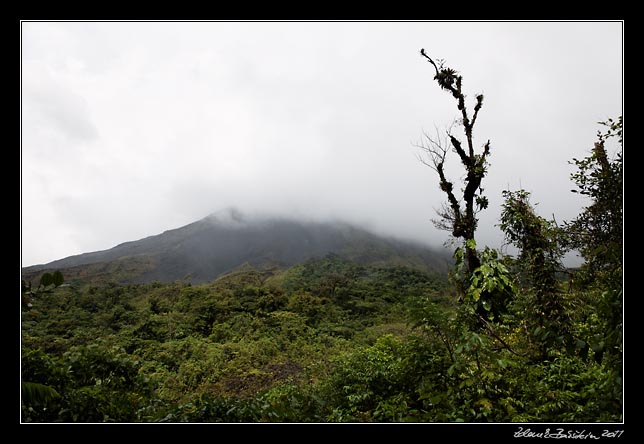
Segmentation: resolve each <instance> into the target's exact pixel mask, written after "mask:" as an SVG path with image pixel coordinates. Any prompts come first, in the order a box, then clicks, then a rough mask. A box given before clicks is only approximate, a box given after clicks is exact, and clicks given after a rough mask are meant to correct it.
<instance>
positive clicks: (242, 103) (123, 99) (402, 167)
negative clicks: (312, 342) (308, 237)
mask: <svg viewBox="0 0 644 444" xmlns="http://www.w3.org/2000/svg"><path fill="white" fill-rule="evenodd" d="M622 28H623V23H620V22H384V23H382V22H378V23H376V22H323V23H320V22H294V23H291V22H281V23H273V22H259V23H257V22H161V23H159V22H125V23H119V22H23V23H22V25H21V34H22V39H21V42H22V61H21V63H22V94H21V95H22V109H21V112H22V147H21V153H22V157H21V174H22V175H21V183H22V188H21V193H22V214H21V221H22V265H23V266H28V265H33V264H38V263H46V262H50V261H53V260H55V259H60V258H63V257H67V256H70V255H73V254H79V253H82V252H88V251H95V250H102V249H108V248H111V247H113V246H115V245H117V244H119V243H121V242H125V241H130V240H136V239H140V238H142V237H146V236H149V235H154V234H159V233H161V232H163V231H165V230H168V229H172V228H178V227H180V226H183V225H186V224H188V223H191V222H194V221H196V220H198V219H201V218H203V217H205V216H207V215H208V214H210V213H212V212H215V211H218V210H220V209H222V208H226V207H232V206H234V207H237V208H239V209H240V210H241V211H242V212H247V213H257V212H259V213H267V212H268V213H279V214H286V215H297V216H299V217H307V218H315V219H332V218H339V219H343V220H346V221H349V222H354V223H359V224H363V225H366V226H367V227H369V228H371V229H373V230H376V231H379V232H383V233H388V234H395V235H398V236H400V237H406V238H412V239H418V240H422V241H424V242H427V243H430V244H434V245H441V244H442V243H443V242H444V241H445V240H446V239H448V233H447V232H444V231H438V230H437V229H435V228H434V227H433V225H432V223H431V221H430V220H431V219H432V218H434V217H435V210H436V209H438V208H440V206H441V203H442V202H443V201H444V200H445V198H444V195H443V194H442V192H441V191H440V190H439V189H438V186H437V183H438V181H437V177H436V175H435V173H434V172H433V171H432V170H431V169H429V168H428V167H426V166H423V165H422V164H421V163H420V162H419V160H418V158H417V155H418V154H419V150H418V149H417V148H415V146H414V145H415V144H417V143H418V142H420V141H421V140H422V133H423V131H427V132H430V133H434V132H435V130H436V128H437V129H438V130H439V131H444V130H445V128H446V127H447V126H448V125H449V124H450V123H451V122H452V121H453V120H454V119H455V118H456V117H457V113H458V110H457V109H456V106H455V102H454V100H453V98H452V97H451V96H450V95H449V94H448V93H446V92H445V91H442V90H440V88H439V87H438V85H437V84H436V83H435V82H434V81H433V80H432V78H433V74H434V71H433V68H432V66H431V65H430V64H429V63H427V61H426V60H425V59H423V58H422V57H421V56H420V54H419V50H420V48H425V50H426V51H427V52H428V53H429V55H431V56H432V57H434V58H437V59H444V60H445V61H446V64H447V65H448V66H450V67H453V68H454V69H456V70H458V71H459V72H460V73H461V74H462V75H463V78H464V80H463V89H464V91H465V93H466V94H467V95H468V97H469V98H470V99H471V100H474V96H475V95H476V94H478V93H483V94H484V95H485V102H484V106H483V109H482V110H481V111H480V114H479V118H478V120H477V124H476V127H475V129H474V133H475V134H474V136H475V145H476V147H481V146H482V145H483V144H484V143H485V142H486V141H487V140H488V139H489V140H490V141H491V157H490V163H491V166H490V169H489V175H488V177H487V178H486V179H485V180H484V183H483V187H484V189H485V194H486V195H487V196H488V198H489V200H490V207H489V209H488V210H486V211H485V212H483V213H481V214H480V226H479V230H478V235H477V239H478V242H479V244H487V245H490V246H492V247H497V248H499V247H501V246H502V244H503V236H502V233H501V232H500V230H499V229H498V227H497V226H496V225H497V224H498V218H499V214H500V204H501V201H502V200H501V192H502V190H504V189H508V188H509V189H513V190H514V189H518V188H524V189H526V190H528V191H531V192H532V202H534V203H539V205H538V206H537V209H538V212H539V214H541V215H542V216H544V217H551V216H552V214H554V215H555V216H556V218H557V220H558V221H559V222H562V221H564V220H569V219H572V218H573V217H575V215H576V214H577V213H578V212H579V210H580V209H581V208H582V207H583V206H584V205H585V204H587V202H585V201H584V200H582V199H581V197H580V196H579V195H576V194H573V193H571V192H570V191H569V190H570V189H571V188H573V185H572V183H571V182H570V179H569V177H570V173H572V172H573V171H574V168H573V167H572V166H571V165H569V163H568V162H569V161H570V160H571V159H572V158H573V157H577V158H581V157H584V156H586V155H587V154H588V153H589V150H590V148H591V147H592V146H593V142H594V141H595V140H596V133H597V130H598V129H599V126H598V125H597V123H596V122H598V121H601V120H606V119H607V118H608V117H617V116H618V115H620V114H621V113H622V100H623V97H622V82H623V71H622V69H623V61H622V55H623V40H622V38H623V29H622ZM470 105H473V104H472V102H470ZM460 131H461V128H455V134H458V132H460ZM447 162H448V166H449V171H450V172H451V173H452V178H453V179H454V180H455V181H458V178H459V176H460V175H461V173H462V172H461V170H459V168H458V166H459V165H458V159H457V158H456V155H455V154H454V155H453V156H452V157H449V158H448V161H447Z"/></svg>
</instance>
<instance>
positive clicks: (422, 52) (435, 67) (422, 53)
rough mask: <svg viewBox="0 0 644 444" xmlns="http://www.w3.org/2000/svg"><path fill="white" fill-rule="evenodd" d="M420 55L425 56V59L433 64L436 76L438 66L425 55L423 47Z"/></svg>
mask: <svg viewBox="0 0 644 444" xmlns="http://www.w3.org/2000/svg"><path fill="white" fill-rule="evenodd" d="M420 55H422V56H423V57H425V58H426V59H427V60H429V63H431V64H432V65H434V69H435V70H436V76H438V66H436V63H434V61H433V60H432V59H431V58H430V57H429V56H428V55H427V53H426V52H425V48H421V50H420Z"/></svg>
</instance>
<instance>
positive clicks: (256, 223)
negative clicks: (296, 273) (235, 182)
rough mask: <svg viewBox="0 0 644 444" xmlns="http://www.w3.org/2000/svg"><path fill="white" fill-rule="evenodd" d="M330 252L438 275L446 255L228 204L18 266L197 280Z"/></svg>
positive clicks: (356, 229) (334, 224)
mask: <svg viewBox="0 0 644 444" xmlns="http://www.w3.org/2000/svg"><path fill="white" fill-rule="evenodd" d="M329 254H334V255H338V256H340V257H341V258H343V259H347V260H351V261H355V262H356V263H360V264H376V265H377V264H382V265H404V266H410V267H414V268H417V269H422V270H425V271H432V272H441V273H442V272H445V271H446V266H447V263H448V262H449V261H450V255H449V253H448V252H447V251H446V250H441V249H435V248H432V247H429V246H427V245H423V244H420V243H415V242H412V241H407V240H401V239H397V238H393V237H388V236H382V235H378V234H375V233H373V232H371V231H369V230H367V229H364V228H362V227H360V226H357V225H354V224H350V223H346V222H340V221H325V222H318V221H312V220H306V221H305V220H300V219H297V218H290V217H284V216H272V215H261V214H246V213H242V212H241V211H240V210H238V209H236V208H234V207H229V208H225V209H223V210H220V211H217V212H214V213H212V214H210V215H208V216H206V217H204V218H202V219H200V220H198V221H196V222H193V223H191V224H188V225H185V226H183V227H180V228H177V229H173V230H168V231H165V232H163V233H161V234H158V235H154V236H149V237H146V238H143V239H140V240H136V241H131V242H125V243H122V244H119V245H117V246H115V247H114V248H111V249H108V250H103V251H95V252H89V253H84V254H80V255H75V256H70V257H67V258H63V259H60V260H56V261H53V262H50V263H48V264H44V265H36V266H32V267H27V268H25V269H23V274H25V275H27V276H28V275H36V274H38V273H41V272H43V271H45V270H49V269H60V270H66V271H64V273H66V276H70V277H73V276H76V277H87V276H96V275H109V276H110V277H111V278H112V279H113V280H117V281H120V282H151V281H159V282H171V281H176V280H182V281H186V280H187V281H189V282H192V283H203V282H207V281H210V280H212V279H215V278H217V277H219V276H221V275H222V274H225V273H227V272H230V271H233V270H235V269H236V268H238V267H241V266H244V265H250V266H253V267H258V268H263V267H289V266H292V265H295V264H297V263H301V262H304V261H306V260H309V259H314V258H320V257H324V256H326V255H329Z"/></svg>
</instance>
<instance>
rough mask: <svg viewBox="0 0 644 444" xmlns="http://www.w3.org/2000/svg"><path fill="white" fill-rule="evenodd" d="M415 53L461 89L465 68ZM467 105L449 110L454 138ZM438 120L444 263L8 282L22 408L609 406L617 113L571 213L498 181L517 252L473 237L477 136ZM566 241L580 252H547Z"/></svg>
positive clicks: (617, 247)
mask: <svg viewBox="0 0 644 444" xmlns="http://www.w3.org/2000/svg"><path fill="white" fill-rule="evenodd" d="M423 55H424V56H425V57H427V58H428V59H429V57H428V56H426V54H424V52H423ZM429 61H430V62H432V65H434V67H435V68H436V78H435V79H436V80H437V81H438V82H439V85H440V86H441V88H443V89H446V90H448V91H449V92H450V93H451V94H452V95H453V96H454V98H456V99H457V101H459V100H460V96H459V95H461V96H462V93H461V90H460V88H461V78H460V76H458V75H457V74H456V73H455V72H454V71H453V70H449V69H448V68H444V67H443V66H442V65H440V64H437V63H436V64H435V63H434V61H433V60H432V59H429ZM482 103H483V96H482V95H481V96H477V105H476V106H477V107H476V108H475V113H474V114H473V116H468V115H467V114H466V112H465V111H463V117H464V119H463V120H464V122H465V123H464V129H465V135H466V137H468V140H470V139H471V132H472V128H473V126H474V122H475V120H476V116H477V113H478V110H479V109H480V108H481V105H482ZM458 105H459V110H462V108H461V105H462V104H461V103H460V102H459V104H458ZM450 137H451V143H452V144H453V145H454V150H448V149H447V148H445V147H443V148H441V147H439V148H440V149H438V150H437V149H436V146H429V152H430V154H432V155H433V156H434V157H433V158H432V162H433V163H430V166H432V167H433V168H434V169H435V170H436V171H437V172H438V174H439V178H440V187H441V189H442V190H443V191H445V192H446V194H447V197H448V206H447V207H446V209H445V212H444V214H443V215H442V216H443V219H442V220H441V221H439V224H442V226H444V227H447V228H448V229H449V230H451V231H452V234H453V235H454V238H456V239H459V238H460V239H461V240H462V243H461V244H460V245H458V247H457V248H455V251H454V264H453V267H452V268H451V270H450V272H449V273H448V274H440V273H434V274H432V273H429V272H426V271H422V270H418V269H414V268H411V267H405V266H399V265H390V266H389V265H386V264H380V265H364V264H358V263H356V262H353V261H351V260H347V259H346V258H341V257H338V256H337V255H333V254H330V255H326V256H325V257H320V258H318V259H313V260H308V261H306V262H303V263H300V264H297V265H295V266H292V267H287V268H278V267H273V268H261V267H252V266H246V267H242V268H240V269H237V270H236V271H234V272H232V273H229V274H227V275H224V276H222V277H219V278H217V279H215V280H213V281H211V282H208V283H204V284H199V285H191V284H189V283H185V282H183V283H182V282H174V283H159V282H152V283H139V284H123V283H117V282H113V281H110V279H109V276H106V278H105V279H104V280H98V281H93V282H87V281H84V280H83V279H82V278H78V279H69V280H68V281H65V277H64V270H63V273H60V272H58V273H45V274H43V275H42V276H40V277H39V278H38V279H36V280H34V281H24V280H23V282H22V295H21V296H22V309H21V325H22V338H21V346H22V363H21V372H22V397H21V413H22V421H23V422H325V423H326V422H423V423H424V422H528V423H530V422H539V423H544V422H545V423H548V422H553V423H567V422H620V421H622V420H623V356H622V353H623V351H622V343H623V340H622V331H623V322H622V320H623V275H622V270H623V198H622V193H623V182H622V180H623V179H622V178H623V166H622V150H623V139H622V118H621V117H619V118H617V119H615V120H612V119H609V120H607V121H606V122H602V123H600V130H599V131H598V134H597V142H596V143H595V146H594V147H593V148H592V149H591V151H590V152H589V153H588V155H587V157H585V158H583V159H571V164H573V165H574V166H575V167H576V172H575V173H574V174H573V175H572V176H571V182H572V186H571V187H572V188H574V189H573V192H576V193H578V194H579V195H580V198H581V199H585V201H584V202H585V203H586V206H585V207H584V208H583V210H582V212H581V213H580V214H579V215H578V216H577V217H576V218H575V219H574V220H571V221H564V222H563V223H561V224H558V223H557V222H556V221H555V220H554V219H553V220H548V219H545V218H543V217H542V216H540V215H538V214H537V211H536V209H535V205H534V204H533V203H531V202H530V193H529V192H528V191H525V190H516V191H510V190H508V191H505V192H504V195H503V198H504V203H503V206H502V212H501V218H500V220H499V225H498V226H499V228H500V229H501V230H502V231H503V233H504V235H505V239H506V242H507V243H508V244H509V245H512V246H513V247H515V248H516V252H517V253H516V254H515V255H509V254H504V253H502V252H501V251H498V250H496V249H492V248H489V247H485V248H480V247H479V246H477V244H476V241H475V240H474V233H475V229H476V222H477V221H476V219H475V217H474V215H475V213H476V209H477V208H478V209H479V210H482V209H485V207H487V199H486V198H485V197H484V196H483V194H482V191H483V190H482V188H481V187H480V185H481V181H482V179H483V178H484V176H485V174H487V163H486V157H487V153H489V150H490V144H489V142H488V144H487V145H486V146H485V147H484V151H483V153H482V154H476V153H474V151H473V150H471V149H470V150H469V152H468V149H467V147H463V148H461V146H460V143H459V142H458V140H457V139H456V138H455V137H454V136H452V135H450ZM470 142H471V141H470ZM441 150H442V151H441ZM451 151H456V152H457V154H458V155H459V156H461V160H462V161H463V164H464V166H465V167H466V168H467V170H466V174H465V176H464V177H465V178H466V179H465V180H466V183H465V184H464V187H463V192H464V196H463V197H462V198H460V197H458V196H455V194H454V193H455V190H456V189H457V188H458V187H456V186H454V184H453V183H451V182H450V181H449V180H448V179H447V178H446V177H445V175H444V172H443V163H444V161H445V158H446V154H448V153H449V152H451ZM468 193H469V194H468ZM461 204H464V205H466V206H465V208H463V209H461V207H460V205H461ZM450 206H451V207H450ZM570 251H576V252H579V254H580V255H581V256H582V257H583V259H584V262H583V264H582V265H581V267H579V268H576V269H568V268H565V267H563V266H562V258H563V256H564V255H565V254H566V253H567V252H570Z"/></svg>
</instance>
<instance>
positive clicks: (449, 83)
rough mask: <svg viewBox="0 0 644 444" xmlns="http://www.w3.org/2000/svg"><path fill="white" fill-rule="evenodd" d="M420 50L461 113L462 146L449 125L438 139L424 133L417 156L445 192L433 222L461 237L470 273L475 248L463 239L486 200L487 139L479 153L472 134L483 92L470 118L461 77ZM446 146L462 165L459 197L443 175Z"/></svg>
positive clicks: (473, 228) (468, 235)
mask: <svg viewBox="0 0 644 444" xmlns="http://www.w3.org/2000/svg"><path fill="white" fill-rule="evenodd" d="M420 54H421V55H422V56H423V57H425V58H426V59H427V60H428V61H429V63H431V64H432V66H433V67H434V69H435V71H436V75H435V76H434V80H436V82H437V83H438V85H439V86H440V87H441V89H444V90H446V91H448V92H450V93H451V94H452V96H453V97H454V98H455V99H456V101H457V107H458V110H459V111H460V113H461V118H460V119H459V123H460V124H461V125H462V126H463V130H464V133H465V140H466V144H465V146H464V145H463V143H462V142H461V141H460V140H459V139H457V138H456V137H455V136H454V135H453V134H452V128H451V127H450V128H449V129H448V130H447V132H446V137H445V138H443V139H442V140H441V137H440V136H439V137H437V138H436V139H432V138H431V137H429V136H428V135H427V134H426V133H425V134H424V136H425V140H424V141H423V142H422V143H421V144H419V145H417V146H418V147H419V148H421V149H422V150H423V151H425V152H426V153H427V156H428V160H425V159H423V158H422V157H421V158H420V160H421V162H422V163H424V164H425V165H427V166H429V167H430V168H432V169H433V170H435V171H436V172H437V173H438V177H439V180H440V181H439V186H440V189H441V190H442V191H443V192H444V193H445V194H446V195H447V205H444V206H443V208H442V210H440V211H438V215H439V216H440V219H439V220H435V221H434V224H435V225H436V226H437V227H438V228H440V229H444V230H448V231H451V233H452V235H453V236H454V237H455V238H457V239H458V238H461V239H463V242H464V244H465V261H466V264H467V268H468V271H469V272H470V273H471V272H473V271H474V270H475V269H477V268H478V267H479V266H480V264H481V262H480V259H479V256H478V253H477V251H476V248H475V247H474V246H472V244H471V243H469V242H467V241H469V240H474V233H475V231H476V226H477V222H478V219H477V218H476V215H477V213H478V212H479V211H481V210H483V209H485V208H487V206H488V200H487V198H486V197H485V196H483V188H481V181H482V180H483V178H484V177H485V174H486V173H487V166H488V162H487V158H488V156H489V155H490V141H489V140H488V141H487V143H485V145H484V146H483V149H482V151H481V152H480V153H476V152H475V150H474V142H473V138H472V133H473V130H474V124H475V123H476V118H477V117H478V114H479V111H480V109H481V107H482V106H483V94H479V95H477V96H476V105H475V106H474V112H473V113H472V115H471V118H470V115H469V114H468V110H467V108H466V106H465V94H463V91H462V82H463V77H462V76H461V75H460V74H459V73H458V72H456V71H455V70H453V69H452V68H448V67H445V66H444V64H443V62H442V61H438V63H437V62H435V61H434V60H433V59H431V58H430V57H429V56H428V55H427V53H426V52H425V50H424V49H421V50H420ZM450 148H451V150H452V151H454V152H456V154H457V155H458V157H459V158H460V160H461V163H462V164H463V166H464V167H465V172H466V174H465V176H464V179H463V182H464V188H462V189H461V191H462V197H460V198H459V197H457V195H456V193H457V191H456V190H455V189H454V183H453V182H451V181H450V180H449V179H448V178H447V177H446V175H445V159H446V157H447V153H448V151H449V150H450Z"/></svg>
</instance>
